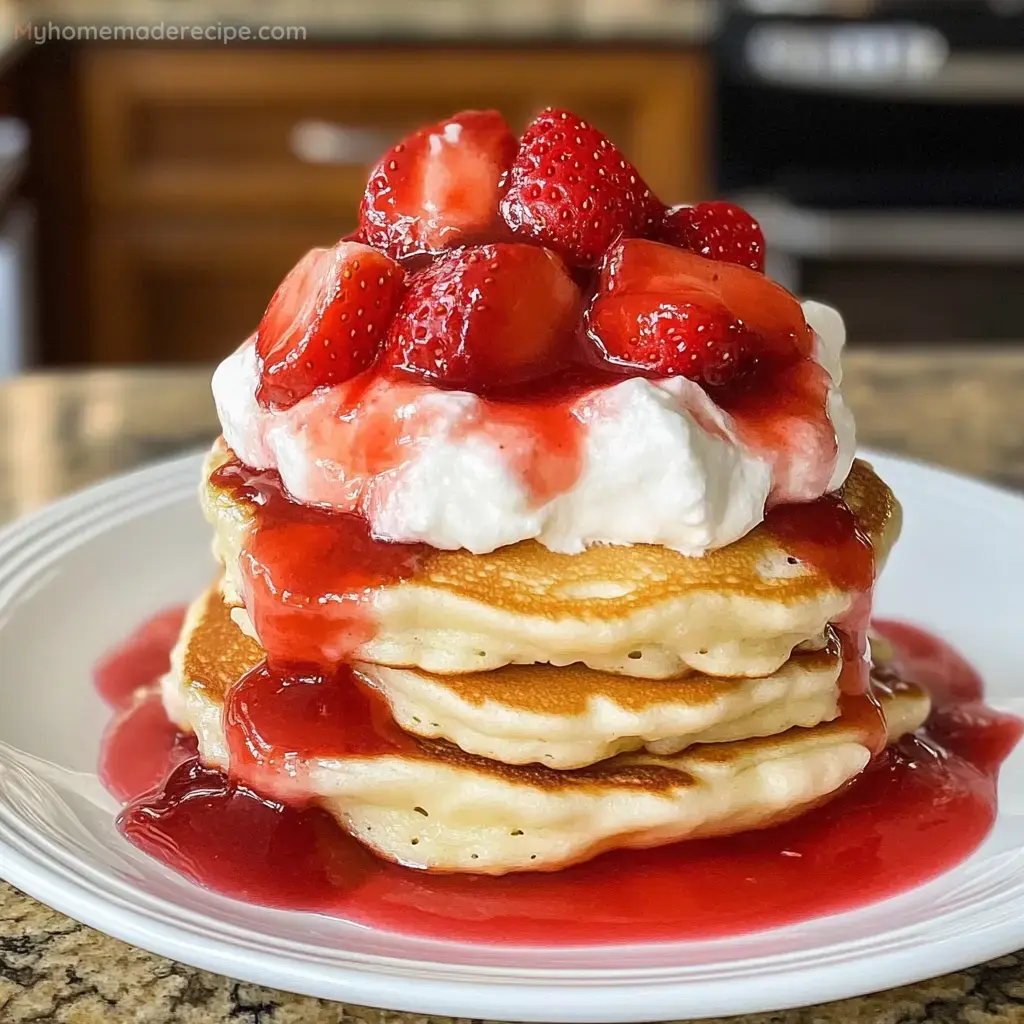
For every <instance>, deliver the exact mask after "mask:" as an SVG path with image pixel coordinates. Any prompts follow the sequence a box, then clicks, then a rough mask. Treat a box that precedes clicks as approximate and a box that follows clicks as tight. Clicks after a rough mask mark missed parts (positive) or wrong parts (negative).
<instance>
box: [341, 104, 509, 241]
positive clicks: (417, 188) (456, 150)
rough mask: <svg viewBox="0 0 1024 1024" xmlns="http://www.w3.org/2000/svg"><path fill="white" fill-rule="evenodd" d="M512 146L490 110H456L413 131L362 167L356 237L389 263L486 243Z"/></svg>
mask: <svg viewBox="0 0 1024 1024" xmlns="http://www.w3.org/2000/svg"><path fill="white" fill-rule="evenodd" d="M515 151H516V139H515V136H514V135H513V134H512V131H511V129H510V128H509V126H508V125H507V124H506V123H505V119H504V118H503V117H502V116H501V114H499V113H498V112H497V111H496V110H464V111H462V113H460V114H456V115H455V116H454V117H452V118H449V119H448V120H447V121H439V122H438V123H437V124H434V125H430V126H429V127H427V128H421V129H419V131H416V132H413V134H411V135H408V136H406V137H405V138H404V139H402V141H401V142H399V143H398V144H397V145H396V146H393V147H392V148H391V149H390V150H388V152H387V153H385V154H384V156H383V158H382V159H381V161H380V163H378V164H377V166H376V167H375V168H374V169H373V170H372V171H371V172H370V177H369V180H368V182H367V185H366V192H365V193H364V195H363V201H362V204H361V206H360V207H359V237H360V238H361V239H362V240H363V241H365V242H367V243H368V244H369V245H372V246H373V247H374V248H375V249H379V250H380V251H381V252H383V253H386V254H387V255H388V256H391V257H392V258H394V259H396V260H397V259H402V258H404V257H407V256H414V255H416V254H419V253H436V252H440V251H441V250H442V249H452V248H454V247H455V246H459V245H464V244H465V243H467V242H474V241H480V242H482V241H491V240H492V239H493V238H494V237H495V234H496V230H495V229H496V228H497V227H498V226H500V223H501V222H500V219H499V217H498V200H499V199H500V198H501V185H502V182H503V178H504V175H505V172H506V171H507V170H508V168H509V165H510V164H511V163H512V158H513V156H514V155H515Z"/></svg>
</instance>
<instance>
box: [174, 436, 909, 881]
mask: <svg viewBox="0 0 1024 1024" xmlns="http://www.w3.org/2000/svg"><path fill="white" fill-rule="evenodd" d="M225 467H227V468H228V469H231V468H232V467H234V468H236V469H237V468H238V463H237V460H235V459H234V455H233V453H232V452H231V451H230V449H228V448H227V446H226V445H225V443H224V442H223V441H222V440H221V441H219V442H218V443H217V444H216V445H215V447H214V449H213V451H212V452H211V455H210V457H209V460H208V463H207V466H206V471H205V474H204V484H203V488H202V499H203V506H204V509H205V512H206V515H207V517H208V519H209V520H210V522H211V524H212V525H213V527H214V531H215V541H214V552H215V555H216V557H217V560H218V562H219V563H220V565H221V567H222V570H223V574H222V575H221V576H220V577H219V578H218V579H217V581H216V582H215V583H214V584H213V585H212V586H211V587H210V588H209V590H208V591H207V592H205V593H204V594H203V595H201V596H200V597H199V599H198V600H197V601H196V602H195V603H194V604H193V606H192V608H191V609H190V611H189V614H188V617H187V620H186V623H185V626H184V629H183V632H182V635H181V638H180V641H179V643H178V645H177V647H176V649H175V651H174V654H173V663H172V668H171V671H170V673H169V674H168V675H167V677H166V678H165V680H164V682H163V694H164V703H165V707H166V709H167V711H168V714H169V715H170V717H171V718H172V720H173V721H175V722H176V723H177V724H178V725H179V726H180V727H181V728H182V729H184V730H186V731H190V732H195V734H196V736H197V738H198V742H199V749H200V755H201V757H202V759H203V760H204V762H206V763H207V764H211V765H215V766H218V767H220V768H222V769H224V770H226V771H228V772H229V773H231V774H233V775H235V776H236V777H238V778H241V779H243V780H244V781H245V782H246V783H247V784H248V785H250V786H251V787H252V788H253V789H255V790H256V791H257V792H259V793H261V794H263V795H265V796H266V797H267V798H270V799H279V800H284V801H289V800H301V801H309V800H312V801H315V802H317V803H319V804H321V805H322V806H323V807H325V808H326V809H328V810H329V811H330V812H331V814H332V815H333V816H334V817H335V819H336V820H337V822H338V825H339V827H340V828H342V829H344V830H345V831H346V832H348V833H350V834H351V835H352V836H354V837H355V838H357V839H358V840H360V841H361V842H363V843H365V844H366V845H367V846H369V847H371V848H372V849H373V850H374V851H376V852H377V853H378V854H379V855H380V856H382V857H384V858H387V859H389V860H392V861H396V862H399V863H402V864H406V865H409V866H412V867H416V868H424V869H431V870H438V871H457V872H478V873H489V874H501V873H505V872H513V871H530V870H547V871H550V870H556V869H559V868H562V867H565V866H568V865H571V864H574V863H578V862H580V861H582V860H586V859H588V858H591V857H593V856H595V855H597V854H600V853H601V852H603V851H606V850H609V849H614V848H623V847H649V846H654V845H660V844H665V843H672V842H677V841H680V840H684V839H691V838H696V837H701V836H714V835H725V834H730V833H736V832H741V831H745V830H749V829H757V828H765V827H768V826H771V825H773V824H776V823H779V822H781V821H784V820H787V819H789V818H792V817H793V816H795V815H798V814H801V813H803V812H804V811H806V810H808V809H810V808H812V807H814V806H816V805H818V804H820V803H821V802H823V801H824V800H827V799H828V798H830V797H831V796H833V795H835V794H836V793H837V792H839V791H841V790H842V789H843V787H844V786H845V785H846V784H847V783H849V782H850V780H852V779H853V778H855V777H856V776H857V775H858V774H859V773H860V772H861V771H863V769H864V768H865V766H866V765H867V764H868V762H869V760H870V758H871V757H872V756H874V755H876V754H877V753H879V751H880V749H881V748H882V747H883V746H884V745H885V743H887V742H894V741H895V740H896V739H898V738H899V737H901V736H902V735H904V734H905V733H908V732H911V731H913V730H914V729H916V728H917V727H918V726H920V725H921V724H922V723H923V721H924V719H925V717H926V716H927V713H928V698H927V696H926V695H925V694H924V692H923V691H921V690H919V689H918V688H916V687H914V686H912V685H897V686H895V687H894V686H893V685H892V684H889V685H885V684H883V683H881V682H879V680H878V678H875V677H872V678H873V682H872V684H871V691H872V692H870V693H865V692H863V687H862V686H861V683H860V682H858V680H861V679H862V674H861V666H860V658H861V657H862V655H863V652H861V651H859V650H858V649H857V636H856V635H855V631H854V630H852V629H851V628H850V623H852V622H853V617H854V616H855V614H857V609H858V608H859V607H860V606H861V605H862V604H863V602H864V600H865V599H866V596H867V595H865V594H864V593H862V592H859V591H858V590H857V589H856V588H854V587H852V586H844V585H843V583H842V581H841V580H837V578H836V577H835V575H834V574H831V573H829V572H827V571H825V570H824V569H823V568H821V567H820V566H818V565H816V564H815V563H814V562H813V561H809V560H808V559H807V558H806V557H805V552H804V551H803V550H802V549H801V548H800V547H799V545H797V546H793V545H788V544H787V543H786V542H785V541H784V540H783V539H780V536H779V535H778V534H777V533H775V532H773V531H772V530H771V529H770V528H769V527H768V525H766V524H762V525H761V526H759V527H757V528H755V529H754V530H753V531H751V532H750V533H748V534H747V535H746V536H745V537H743V538H742V539H741V540H739V541H737V542H735V543H733V544H731V545H729V546H727V547H725V548H721V549H719V550H716V551H713V552H709V553H708V554H706V555H704V556H703V557H696V558H694V557H687V556H684V555H682V554H679V553H678V552H675V551H672V550H670V549H667V548H662V547H657V546H650V545H633V546H629V547H614V546H610V545H594V546H592V547H589V548H588V549H587V550H586V551H584V552H583V553H581V554H576V555H564V554H556V553H553V552H551V551H549V550H548V549H547V548H544V547H542V546H541V545H539V544H538V543H536V542H533V541H524V542H520V543H518V544H514V545H510V546H508V547H505V548H500V549H498V550H496V551H494V552H492V553H490V554H483V555H473V554H469V553H467V552H465V551H440V550H434V549H426V550H425V551H422V552H420V554H419V557H418V558H417V559H416V560H415V561H414V562H413V563H410V565H409V566H408V567H407V568H406V570H405V571H404V572H403V573H402V575H401V577H400V578H397V579H382V580H374V579H372V578H368V579H367V581H365V585H363V586H361V588H360V590H359V593H358V594H357V595H355V596H354V597H353V598H352V601H353V602H354V606H356V607H357V608H358V609H359V613H360V616H361V619H360V621H363V622H364V623H366V622H369V623H371V624H372V628H367V629H359V630H353V628H352V620H351V617H350V618H348V619H346V618H344V617H338V618H335V619H331V618H330V614H329V612H328V613H325V611H324V608H325V607H326V606H327V605H328V604H329V603H330V601H329V600H328V599H326V598H321V599H319V600H317V601H311V602H308V603H307V604H303V600H305V599H302V600H300V599H299V598H297V597H296V595H295V594H294V593H287V592H284V591H283V590H282V588H281V587H280V586H279V584H280V581H279V580H278V581H276V582H275V581H273V580H270V581H269V582H268V579H269V577H268V576H267V573H268V571H269V570H268V569H267V566H266V565H265V564H261V563H260V562H259V553H260V550H261V549H260V548H259V544H258V541H259V538H260V531H261V530H264V531H266V530H268V529H269V528H270V527H269V526H268V523H267V520H266V516H265V510H266V502H265V500H264V499H262V498H260V497H259V496H258V495H257V494H256V493H255V492H254V491H252V490H251V489H250V490H246V489H245V488H238V487H235V486H230V485H229V483H228V481H229V480H230V475H225V473H224V469H225ZM838 497H839V498H840V499H841V500H842V502H843V503H845V506H846V507H847V508H848V509H849V512H850V513H852V515H853V517H854V518H855V520H856V524H857V529H858V530H859V532H860V534H861V535H862V536H863V538H865V539H866V540H868V541H870V543H871V545H872V547H873V550H874V556H875V562H876V571H877V570H878V569H880V568H881V566H882V564H883V563H884V560H885V557H886V555H887V554H888V551H889V549H890V548H891V546H892V544H893V542H894V541H895V539H896V537H897V536H898V533H899V526H900V513H899V506H898V505H897V503H896V501H895V500H894V498H893V496H892V494H891V492H890V491H889V489H888V488H887V487H886V485H885V484H884V483H883V482H882V481H881V480H880V479H879V478H878V477H877V476H876V475H875V473H874V472H873V471H872V470H871V468H870V467H869V466H868V465H867V464H865V463H863V462H860V461H858V462H856V463H855V464H854V466H853V469H852V471H851V473H850V475H849V477H848V478H847V480H846V482H845V484H844V485H843V487H842V490H841V492H840V494H839V496H838ZM325 543H326V542H325ZM261 581H262V584H261ZM263 584H265V585H266V586H265V589H264V591H260V590H259V586H260V585H263ZM275 588H276V589H275ZM267 592H272V593H273V594H274V595H275V597H274V600H275V601H277V603H278V605H287V604H288V603H289V601H290V602H291V607H290V609H289V611H288V618H287V619H285V620H280V621H279V620H276V619H274V618H273V617H272V616H268V615H267V613H266V611H265V606H266V605H267V603H268V602H267V600H266V593H267ZM261 593H262V594H263V597H262V598H261V597H260V594H261ZM261 600H262V602H263V610H261ZM271 603H272V602H271ZM282 621H283V622H284V623H285V626H284V628H285V630H289V629H290V630H293V631H294V632H295V633H296V634H301V635H302V636H303V637H305V641H304V642H306V643H307V645H312V646H311V647H310V650H312V648H315V650H312V654H310V656H309V661H310V663H315V666H316V667H315V669H310V670H309V671H308V672H306V673H305V674H303V672H302V671H300V670H299V669H297V668H296V667H295V665H294V664H291V665H290V667H289V669H288V673H285V674H283V675H282V673H281V672H280V671H279V670H278V668H277V667H275V665H274V659H273V658H272V659H271V663H270V666H269V667H268V665H267V653H266V649H265V646H266V647H274V646H277V641H276V638H277V637H278V636H280V635H282V634H281V629H282V626H281V622H282ZM303 623H309V624H311V628H309V629H306V628H305V626H304V625H303ZM837 624H838V625H837ZM261 627H262V628H261ZM858 628H860V629H862V628H863V625H862V624H861V625H860V626H859V627H858ZM270 630H273V631H274V638H275V639H274V641H273V642H272V641H271V639H270V638H268V636H266V635H264V633H265V632H267V631H270ZM334 650H336V651H337V653H338V656H337V658H336V659H335V660H332V651H334ZM299 653H300V655H301V652H299ZM293 661H294V659H293ZM851 680H852V682H851ZM314 686H317V687H318V689H317V690H316V696H317V701H319V703H317V701H314V702H313V703H309V702H305V703H302V704H301V707H302V709H303V710H302V711H301V713H297V712H296V711H295V710H294V708H295V706H296V705H295V701H296V700H300V699H301V700H302V701H304V700H305V697H306V696H308V695H310V694H313V693H314ZM296 687H306V689H305V690H302V689H296ZM858 691H860V692H858ZM286 704H287V706H288V707H289V708H291V710H290V711H288V712H287V713H282V714H280V715H279V714H278V713H277V711H275V708H277V707H278V706H279V705H280V707H285V705H286ZM289 730H293V731H292V732H289Z"/></svg>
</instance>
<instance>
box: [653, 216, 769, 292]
mask: <svg viewBox="0 0 1024 1024" xmlns="http://www.w3.org/2000/svg"><path fill="white" fill-rule="evenodd" d="M652 235H653V237H655V238H656V239H657V240H658V241H659V242H667V243H668V244H669V245H678V246H679V247H680V248H682V249H689V250H690V252H695V253H699V254H700V255H701V256H706V257H707V258H708V259H712V260H721V261H722V262H723V263H737V264H739V265H740V266H741V267H749V268H750V269H751V270H758V271H760V272H761V273H762V274H763V273H764V234H763V233H762V231H761V225H760V224H758V223H757V221H756V220H754V218H753V217H751V216H750V214H749V213H747V211H746V210H744V209H743V208H742V207H741V206H737V205H736V204H735V203H726V202H714V203H698V204H697V205H696V206H674V207H672V209H670V210H666V211H665V213H664V214H663V216H662V219H661V223H660V224H659V225H658V226H657V227H656V228H655V229H654V231H653V232H652Z"/></svg>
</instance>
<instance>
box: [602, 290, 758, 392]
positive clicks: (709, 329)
mask: <svg viewBox="0 0 1024 1024" xmlns="http://www.w3.org/2000/svg"><path fill="white" fill-rule="evenodd" d="M587 327H588V331H589V333H590V335H591V337H592V338H593V339H594V340H595V342H596V343H597V344H598V346H599V348H600V349H601V352H602V355H603V356H604V358H605V359H607V360H608V361H609V362H611V363H614V364H618V365H620V366H622V367H623V368H624V369H625V370H627V371H628V372H630V373H635V372H646V373H649V374H651V375H652V376H655V377H689V378H690V379H691V380H698V381H703V382H704V383H706V384H727V383H728V382H729V381H730V380H732V379H733V378H734V377H735V376H736V375H737V373H740V372H742V371H743V370H744V369H746V368H749V366H750V364H751V359H752V356H753V353H755V352H756V351H757V349H758V339H757V337H756V336H754V335H752V334H751V333H750V332H749V331H748V330H747V329H746V328H745V327H744V326H743V324H742V322H741V321H739V320H737V319H736V318H735V317H734V316H732V314H731V313H730V312H729V310H728V309H726V308H725V307H724V306H723V305H721V304H720V303H714V302H708V301H706V300H705V299H704V297H703V296H701V297H699V298H698V299H697V300H696V301H688V300H685V299H680V300H678V301H674V302H671V301H664V300H663V299H662V298H660V297H658V296H653V295H651V294H650V293H649V292H640V293H639V294H637V295H626V296H622V297H621V298H617V299H614V300H608V299H606V300H597V301H595V302H594V304H593V306H592V307H591V309H590V311H589V314H588V317H587Z"/></svg>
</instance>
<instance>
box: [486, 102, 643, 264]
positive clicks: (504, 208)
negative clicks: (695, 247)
mask: <svg viewBox="0 0 1024 1024" xmlns="http://www.w3.org/2000/svg"><path fill="white" fill-rule="evenodd" d="M658 207H660V204H659V203H658V202H657V200H656V199H654V197H653V196H652V195H651V190H650V189H649V188H648V187H647V185H645V184H644V180H643V178H641V177H640V175H639V173H638V172H637V169H636V168H635V167H634V166H633V165H632V164H631V163H630V162H629V161H628V160H627V159H626V158H625V157H624V156H623V155H622V153H621V152H620V151H619V149H618V148H617V147H616V146H615V145H614V143H612V142H610V141H609V140H608V139H607V138H606V137H605V136H604V135H603V134H602V133H601V132H599V131H598V130H597V129H596V128H594V127H593V126H592V125H589V124H587V122H586V121H582V120H581V119H580V118H579V117H577V116H576V115H575V114H570V113H569V112H568V111H565V110H554V109H552V108H551V107H548V108H547V109H546V110H543V111H541V113H540V114H538V115H537V117H536V118H535V119H534V121H533V122H532V124H530V126H529V127H528V128H527V129H526V131H525V132H524V133H523V138H522V141H521V142H520V144H519V152H518V154H517V155H516V158H515V162H514V163H513V164H512V171H511V176H510V184H509V189H508V192H507V193H506V194H505V198H504V199H503V200H502V201H501V215H502V217H504V219H505V223H506V224H507V225H508V226H509V228H510V229H511V230H512V233H513V234H515V235H519V236H524V237H528V238H532V239H535V240H536V241H538V242H540V243H541V244H542V245H546V246H548V247H549V248H551V249H553V250H555V251H556V252H557V253H559V254H560V255H561V256H562V257H563V258H564V259H565V260H566V261H567V262H568V263H571V264H575V265H578V266H593V265H594V264H595V263H597V262H598V260H600V258H601V256H602V254H603V253H604V251H605V250H606V249H607V248H608V246H610V245H611V244H612V243H613V242H614V241H615V240H616V239H617V238H619V237H621V236H623V235H635V234H642V233H644V232H646V231H647V230H648V229H649V228H650V227H651V224H650V223H649V221H650V217H651V216H652V215H653V212H654V211H655V210H656V209H657V208H658Z"/></svg>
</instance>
